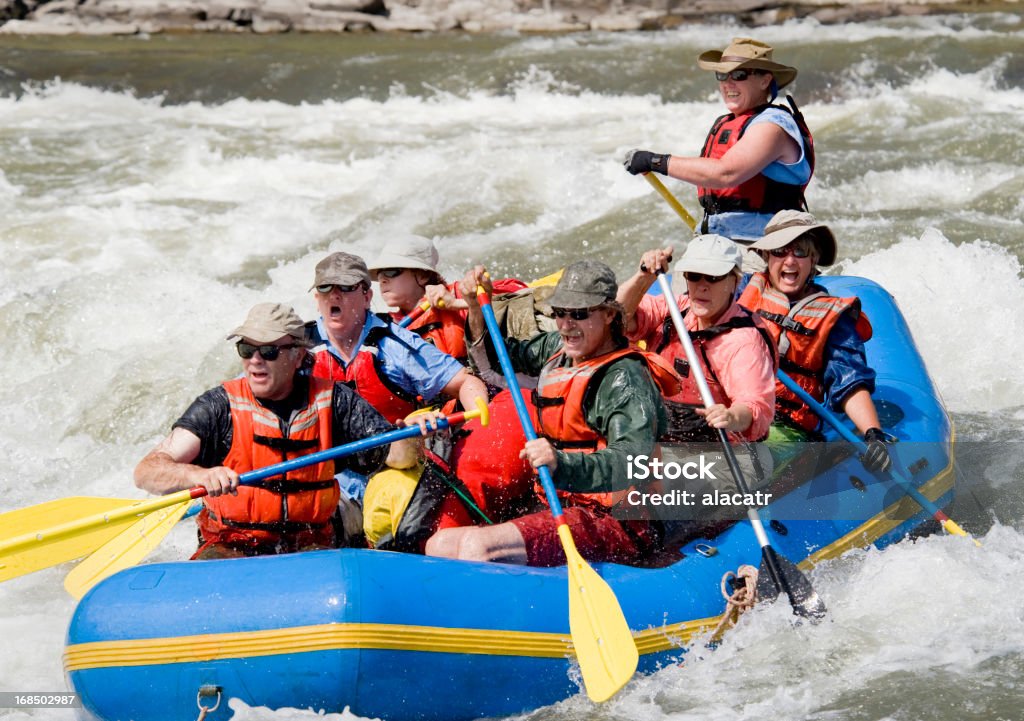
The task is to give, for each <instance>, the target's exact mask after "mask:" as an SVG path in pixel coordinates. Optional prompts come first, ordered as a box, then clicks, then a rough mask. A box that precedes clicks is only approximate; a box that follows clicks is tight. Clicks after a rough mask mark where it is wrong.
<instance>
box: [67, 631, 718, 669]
mask: <svg viewBox="0 0 1024 721" xmlns="http://www.w3.org/2000/svg"><path fill="white" fill-rule="evenodd" d="M717 622H718V619H717V618H714V619H705V620H703V621H691V622H686V623H681V624H674V625H671V626H664V627H661V628H657V629H650V630H647V631H642V632H640V633H639V634H636V636H635V638H636V644H637V647H638V648H639V650H640V652H641V653H656V652H658V651H665V650H668V649H671V648H678V647H679V646H681V645H684V644H686V643H688V642H689V640H690V639H691V638H692V637H693V636H695V635H697V634H698V633H700V632H702V631H704V630H706V629H710V628H713V627H714V625H715V624H716V623H717ZM349 649H383V650H397V651H425V652H429V653H461V654H480V655H490V656H528V657H531V658H569V657H571V656H573V647H572V641H571V639H570V637H569V634H567V633H566V634H558V633H536V632H530V631H496V630H485V629H467V628H442V627H438V626H396V625H388V624H381V623H334V624H321V625H314V626H295V627H292V628H282V629H271V630H266V631H245V632H232V633H216V634H201V635H196V636H177V637H170V638H144V639H134V640H126V641H95V642H92V643H80V644H75V645H73V646H69V647H68V648H67V650H66V651H65V652H64V670H65V671H66V672H71V671H84V670H87V669H94V668H111V667H121V666H153V665H165V664H172V663H200V662H207V661H217V660H222V659H229V658H251V657H254V656H276V655H287V654H296V653H312V652H315V651H339V650H349Z"/></svg>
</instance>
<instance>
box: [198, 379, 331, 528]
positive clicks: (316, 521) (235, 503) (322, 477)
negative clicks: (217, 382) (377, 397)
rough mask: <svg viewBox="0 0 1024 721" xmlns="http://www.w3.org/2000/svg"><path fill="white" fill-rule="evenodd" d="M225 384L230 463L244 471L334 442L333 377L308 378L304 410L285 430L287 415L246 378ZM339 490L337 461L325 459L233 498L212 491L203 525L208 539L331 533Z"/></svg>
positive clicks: (241, 488)
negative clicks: (258, 393)
mask: <svg viewBox="0 0 1024 721" xmlns="http://www.w3.org/2000/svg"><path fill="white" fill-rule="evenodd" d="M224 389H225V390H226V391H227V394H228V402H229V403H230V405H231V427H232V431H231V448H230V449H229V450H228V454H227V457H226V458H225V459H224V465H225V466H227V467H228V468H231V469H233V470H235V471H237V472H238V473H246V472H248V471H252V470H256V469H258V468H264V467H266V466H269V465H273V464H275V463H281V462H282V461H287V460H291V459H293V458H299V457H301V456H305V455H308V454H310V453H314V452H316V451H322V450H325V449H327V448H330V447H331V446H332V437H331V425H332V418H333V412H332V408H331V400H332V396H333V392H334V383H332V382H330V381H325V380H319V379H313V378H311V379H310V381H309V396H308V401H307V403H306V406H305V408H303V409H302V410H301V411H299V412H297V413H295V414H294V415H293V417H292V418H291V420H290V421H289V422H288V425H287V427H286V428H284V429H283V430H282V428H281V426H282V423H283V422H282V420H281V419H280V418H279V417H278V416H277V415H275V414H274V413H273V412H272V411H270V410H269V409H267V408H265V407H264V406H262V405H261V404H260V403H259V401H257V400H256V398H255V397H254V396H253V394H252V389H251V388H250V387H249V382H248V381H247V380H246V379H245V378H236V379H234V380H230V381H227V382H226V383H224ZM339 495H340V491H339V490H338V482H337V481H336V480H334V462H333V461H326V462H323V463H318V464H316V465H312V466H307V467H305V468H299V469H296V470H293V471H289V472H288V473H287V474H285V475H284V477H275V478H270V479H267V480H264V481H261V482H259V483H258V484H253V485H244V486H239V487H238V495H235V496H233V495H230V494H224V495H221V496H217V497H216V498H210V497H209V496H207V497H206V498H204V499H203V502H204V503H205V504H206V508H205V509H204V510H203V512H202V513H200V515H199V519H198V523H199V529H200V531H201V532H202V535H203V539H204V541H206V542H207V543H210V542H213V543H220V542H225V543H238V542H244V543H253V544H259V543H273V542H274V541H276V540H278V539H279V538H280V537H281V536H282V535H284V534H298V533H304V532H305V533H310V532H312V533H313V535H314V536H324V535H326V536H327V537H329V538H332V537H333V532H332V531H331V528H330V524H329V523H328V521H329V520H330V518H331V515H332V514H333V513H334V509H335V507H337V505H338V497H339Z"/></svg>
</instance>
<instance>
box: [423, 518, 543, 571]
mask: <svg viewBox="0 0 1024 721" xmlns="http://www.w3.org/2000/svg"><path fill="white" fill-rule="evenodd" d="M426 554H427V555H428V556H442V557H444V558H458V559H460V560H463V561H497V562H500V563H517V564H520V565H525V564H526V542H525V541H523V535H522V534H521V533H520V532H519V529H518V528H516V527H515V525H514V524H511V523H499V524H498V525H496V526H473V527H465V528H446V529H444V530H441V531H438V532H437V533H435V534H434V535H433V536H431V537H430V539H429V540H428V541H427V547H426Z"/></svg>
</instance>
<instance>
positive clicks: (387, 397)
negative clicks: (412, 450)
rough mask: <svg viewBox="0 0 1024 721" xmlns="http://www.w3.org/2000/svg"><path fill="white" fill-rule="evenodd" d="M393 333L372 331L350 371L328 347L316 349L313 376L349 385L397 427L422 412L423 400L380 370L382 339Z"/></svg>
mask: <svg viewBox="0 0 1024 721" xmlns="http://www.w3.org/2000/svg"><path fill="white" fill-rule="evenodd" d="M390 333H391V331H390V330H389V329H388V328H381V327H374V328H371V329H370V332H369V333H367V334H366V339H365V340H364V341H363V345H362V346H361V347H360V348H359V351H358V352H357V353H356V356H355V358H353V359H352V362H351V363H349V364H348V367H344V366H342V364H341V362H340V361H339V360H338V358H337V357H336V356H335V355H334V354H333V353H331V351H330V350H328V349H327V348H326V347H324V348H318V349H314V350H313V370H312V371H311V374H312V376H313V377H314V378H325V379H327V380H332V381H342V382H343V383H347V384H348V385H350V386H352V387H353V388H354V389H355V391H356V393H358V394H359V395H360V396H362V397H363V399H364V400H366V402H367V403H369V404H370V405H371V406H373V407H374V408H375V409H376V410H377V412H378V413H380V414H381V415H382V416H384V418H386V419H387V420H388V422H390V423H394V422H395V421H396V420H398V419H399V418H405V417H406V416H407V415H409V414H410V413H412V412H413V411H414V410H416V409H417V408H419V407H420V404H419V400H420V399H418V398H417V397H416V396H414V395H413V394H411V393H409V392H407V391H406V390H404V389H402V388H399V387H398V386H397V385H396V384H394V383H393V382H391V381H390V380H389V379H388V377H387V376H386V375H384V373H383V371H382V370H381V368H380V359H379V355H380V347H379V344H380V339H381V338H383V337H384V336H386V335H389V334H390ZM399 342H400V341H399Z"/></svg>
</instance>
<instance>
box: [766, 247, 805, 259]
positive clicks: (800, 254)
mask: <svg viewBox="0 0 1024 721" xmlns="http://www.w3.org/2000/svg"><path fill="white" fill-rule="evenodd" d="M768 252H769V253H771V254H772V255H773V256H775V257H776V258H785V257H786V256H787V255H789V254H791V253H792V255H793V257H794V258H807V257H810V255H811V251H810V249H809V248H806V247H804V246H803V245H787V246H785V247H783V248H772V249H771V250H769V251H768Z"/></svg>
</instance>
